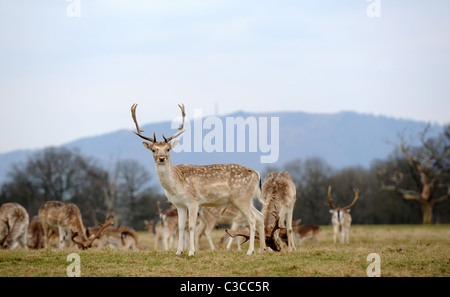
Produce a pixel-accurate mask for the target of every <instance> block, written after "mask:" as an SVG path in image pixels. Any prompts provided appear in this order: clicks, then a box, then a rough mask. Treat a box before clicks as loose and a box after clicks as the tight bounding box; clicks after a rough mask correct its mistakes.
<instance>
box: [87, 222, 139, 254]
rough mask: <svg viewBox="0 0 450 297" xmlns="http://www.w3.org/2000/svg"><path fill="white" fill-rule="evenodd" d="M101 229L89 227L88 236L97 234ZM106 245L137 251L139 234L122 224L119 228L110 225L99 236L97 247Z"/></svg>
mask: <svg viewBox="0 0 450 297" xmlns="http://www.w3.org/2000/svg"><path fill="white" fill-rule="evenodd" d="M99 229H100V228H99V227H89V228H87V235H88V237H91V236H95V234H97V233H98V232H99ZM104 247H109V248H118V249H123V250H133V251H137V250H138V249H139V248H138V247H139V245H138V235H137V233H136V231H135V230H134V229H133V228H131V227H127V226H120V227H119V228H115V227H113V226H109V227H107V228H105V229H104V230H103V232H102V233H101V235H100V236H98V244H97V248H104Z"/></svg>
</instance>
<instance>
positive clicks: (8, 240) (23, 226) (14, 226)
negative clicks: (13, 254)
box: [0, 203, 29, 250]
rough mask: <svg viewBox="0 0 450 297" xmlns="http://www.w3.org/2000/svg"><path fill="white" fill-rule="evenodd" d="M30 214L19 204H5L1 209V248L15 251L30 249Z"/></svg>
mask: <svg viewBox="0 0 450 297" xmlns="http://www.w3.org/2000/svg"><path fill="white" fill-rule="evenodd" d="M28 221H29V218H28V213H27V211H26V210H25V208H23V206H21V205H19V204H17V203H5V204H3V205H2V206H1V207H0V247H1V248H4V249H10V250H13V249H15V248H17V247H21V248H24V249H28V246H27V228H28Z"/></svg>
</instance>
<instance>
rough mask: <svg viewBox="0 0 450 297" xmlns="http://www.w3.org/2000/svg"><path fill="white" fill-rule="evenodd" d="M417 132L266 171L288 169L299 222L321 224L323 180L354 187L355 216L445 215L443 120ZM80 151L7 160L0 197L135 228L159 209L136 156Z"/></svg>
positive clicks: (337, 198) (377, 220) (448, 183)
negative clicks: (372, 151) (365, 157)
mask: <svg viewBox="0 0 450 297" xmlns="http://www.w3.org/2000/svg"><path fill="white" fill-rule="evenodd" d="M426 133H427V129H425V130H424V131H423V133H422V134H421V135H420V140H421V144H420V145H419V146H412V145H411V144H410V143H408V142H407V141H406V140H405V138H404V137H400V143H399V144H397V145H396V149H395V150H394V151H393V153H392V154H391V155H390V156H388V157H387V158H386V159H383V160H375V161H373V163H372V165H371V166H370V168H363V167H347V168H344V169H339V170H336V169H334V168H332V167H331V166H330V165H329V164H327V163H326V161H324V160H323V159H321V158H318V157H313V158H308V159H304V160H293V161H291V162H288V163H286V164H284V165H282V166H268V167H266V169H265V170H264V172H262V173H261V178H262V179H263V180H264V178H265V176H266V175H267V174H268V173H269V172H271V171H280V170H284V171H287V172H289V173H290V175H291V177H292V179H293V181H294V183H295V186H296V189H297V202H296V206H295V209H294V219H298V218H301V219H302V223H303V224H318V225H328V224H329V223H330V220H331V219H330V218H331V217H330V214H329V211H328V210H329V207H328V203H327V191H328V186H329V185H331V186H332V191H333V200H334V202H335V204H340V205H341V206H346V205H348V204H350V203H351V201H352V200H353V189H354V188H358V189H359V191H360V198H359V200H358V201H357V203H356V205H355V206H353V207H352V209H351V212H352V218H353V223H354V224H420V223H424V224H429V223H450V199H449V198H450V125H448V126H446V127H445V129H444V132H443V133H442V134H441V135H439V136H437V137H428V138H427V137H426ZM106 167H107V168H105V166H104V165H103V166H102V165H100V164H99V162H98V161H97V160H95V159H93V158H90V157H86V156H83V155H82V154H81V153H80V152H79V150H77V149H68V148H64V147H59V148H55V147H53V148H47V149H44V150H43V151H40V152H38V153H35V154H34V155H32V156H31V157H30V158H29V159H28V160H27V161H26V162H23V163H16V164H14V165H13V166H12V167H11V169H10V171H9V172H8V178H7V180H6V181H5V182H4V183H3V184H2V185H1V188H0V204H3V203H6V202H17V203H19V204H21V205H22V206H24V207H25V208H26V209H27V211H28V213H29V214H30V217H32V216H34V215H37V213H38V209H39V207H41V206H42V205H43V204H44V203H45V202H46V201H49V200H57V201H64V202H71V203H75V204H76V205H77V206H78V207H79V208H80V210H81V213H82V215H83V220H84V223H85V224H86V225H87V226H90V225H96V224H97V223H98V222H99V221H102V220H103V219H104V218H105V217H106V216H107V215H109V214H112V215H114V217H115V221H116V224H119V225H127V226H130V227H133V228H135V229H136V230H142V229H143V227H144V224H143V221H144V220H155V219H157V217H158V213H157V207H156V202H157V201H161V202H165V201H166V200H167V199H166V198H165V196H164V194H163V193H162V192H161V187H159V186H152V185H151V183H150V181H151V179H152V176H151V175H150V173H149V172H148V171H147V169H146V168H145V167H144V166H142V165H140V164H139V163H138V162H137V161H135V160H120V161H117V162H115V163H113V164H110V165H109V166H106Z"/></svg>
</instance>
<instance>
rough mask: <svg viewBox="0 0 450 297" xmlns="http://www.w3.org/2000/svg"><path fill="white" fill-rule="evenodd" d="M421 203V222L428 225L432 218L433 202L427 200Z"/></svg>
mask: <svg viewBox="0 0 450 297" xmlns="http://www.w3.org/2000/svg"><path fill="white" fill-rule="evenodd" d="M421 204H422V223H423V224H424V225H430V224H431V222H432V219H433V206H434V203H430V202H429V201H423V202H421Z"/></svg>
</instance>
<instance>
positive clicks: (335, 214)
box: [328, 186, 359, 244]
mask: <svg viewBox="0 0 450 297" xmlns="http://www.w3.org/2000/svg"><path fill="white" fill-rule="evenodd" d="M353 192H354V193H355V197H354V199H353V202H352V203H350V204H349V205H347V206H346V207H342V208H341V207H340V206H339V205H338V206H337V207H336V206H335V205H334V204H333V198H331V186H329V187H328V204H329V206H330V208H331V209H330V213H331V223H332V224H333V241H334V243H335V244H336V237H337V236H338V235H339V240H340V242H341V243H344V241H345V242H347V243H348V242H349V239H348V233H349V230H350V225H351V224H352V216H351V214H350V208H351V207H352V206H353V205H355V203H356V200H358V197H359V190H358V189H353Z"/></svg>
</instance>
